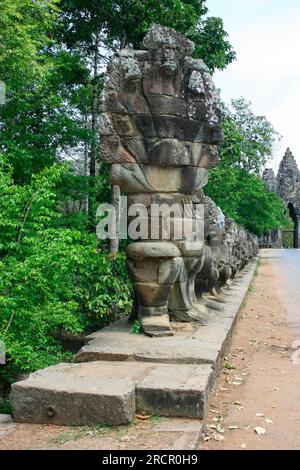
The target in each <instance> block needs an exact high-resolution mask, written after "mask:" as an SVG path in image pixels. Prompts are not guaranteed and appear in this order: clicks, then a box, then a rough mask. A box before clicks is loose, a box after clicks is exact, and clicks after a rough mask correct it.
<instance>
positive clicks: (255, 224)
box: [205, 166, 287, 236]
mask: <svg viewBox="0 0 300 470" xmlns="http://www.w3.org/2000/svg"><path fill="white" fill-rule="evenodd" d="M205 194H206V195H208V196H209V197H211V198H212V199H213V200H214V201H215V202H216V204H218V206H219V207H220V208H221V209H222V210H223V212H224V213H225V215H226V216H227V217H230V218H232V219H235V220H236V222H237V223H238V224H240V225H241V226H243V227H245V228H246V229H247V230H250V232H252V233H255V234H256V235H258V236H261V235H263V234H264V233H266V232H268V231H270V230H273V229H278V228H280V227H282V226H285V224H286V223H287V217H286V214H285V206H284V204H283V202H282V201H281V199H280V198H279V197H278V196H277V195H276V194H273V193H269V192H268V191H267V189H266V186H265V184H264V183H263V181H262V180H261V179H260V178H259V177H258V176H256V175H254V174H251V173H249V172H248V171H247V170H244V169H240V168H234V167H222V166H221V167H220V168H216V169H215V170H212V171H211V172H210V176H209V183H208V185H207V186H206V188H205Z"/></svg>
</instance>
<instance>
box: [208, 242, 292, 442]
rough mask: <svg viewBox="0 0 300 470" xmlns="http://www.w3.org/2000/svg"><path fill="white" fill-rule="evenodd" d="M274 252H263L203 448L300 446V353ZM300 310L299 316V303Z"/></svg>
mask: <svg viewBox="0 0 300 470" xmlns="http://www.w3.org/2000/svg"><path fill="white" fill-rule="evenodd" d="M270 253H271V252H270ZM272 253H273V257H272V256H271V257H270V255H269V254H268V252H267V251H265V252H264V254H263V257H262V261H261V265H260V268H259V274H258V276H257V277H256V278H255V279H254V282H253V285H252V288H251V291H252V292H251V293H250V294H249V295H248V298H247V301H246V306H245V308H244V310H243V312H242V314H241V318H240V321H239V323H238V326H237V329H236V332H235V335H234V338H233V342H232V347H231V350H230V354H229V355H228V357H227V361H226V362H225V367H227V368H224V369H223V372H222V374H221V376H220V378H219V380H218V383H217V388H216V393H215V395H214V397H213V399H212V403H211V411H210V413H209V415H208V419H207V425H208V426H209V427H208V429H207V430H206V431H205V432H204V435H203V439H202V442H201V444H200V449H203V450H213V449H224V450H232V449H233V450H234V449H236V450H238V449H239V450H241V449H250V450H254V449H261V450H264V449H265V450H266V449H271V450H276V449H278V450H279V449H280V450H282V449H291V450H296V449H300V364H296V363H295V360H296V362H297V356H300V354H297V352H295V350H294V349H292V347H291V346H292V345H293V343H294V341H295V340H297V338H296V337H295V335H294V333H295V330H294V329H293V328H290V325H291V322H290V319H289V318H288V313H289V312H288V308H287V303H288V297H289V296H290V292H289V289H287V285H286V278H285V274H286V273H284V272H282V271H281V270H280V269H279V268H280V263H279V262H277V261H276V259H275V257H276V254H274V251H273V252H272ZM295 253H296V252H295ZM298 255H299V253H298ZM298 285H299V284H298ZM298 295H299V294H298ZM296 314H297V316H298V319H299V320H298V322H299V321H300V315H299V308H298V310H297V312H296ZM298 339H299V338H298ZM299 346H300V342H299ZM292 359H294V360H292ZM232 367H234V368H232Z"/></svg>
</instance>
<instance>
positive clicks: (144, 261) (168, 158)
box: [100, 24, 223, 336]
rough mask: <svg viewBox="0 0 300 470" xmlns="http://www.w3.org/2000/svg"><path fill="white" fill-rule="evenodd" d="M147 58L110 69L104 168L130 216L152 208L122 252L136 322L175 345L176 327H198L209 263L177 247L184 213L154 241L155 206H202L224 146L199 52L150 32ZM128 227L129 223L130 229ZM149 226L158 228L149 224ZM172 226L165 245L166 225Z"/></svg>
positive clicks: (118, 62) (127, 54)
mask: <svg viewBox="0 0 300 470" xmlns="http://www.w3.org/2000/svg"><path fill="white" fill-rule="evenodd" d="M143 45H144V48H145V50H132V49H124V50H122V51H120V52H119V53H118V54H117V55H116V56H115V57H114V58H113V60H112V61H111V63H110V65H109V67H108V71H107V75H106V77H105V82H104V89H103V95H102V104H101V123H100V145H101V159H102V160H105V161H106V162H107V163H108V164H109V165H110V178H111V182H112V183H113V184H116V185H119V186H120V188H121V191H122V192H123V193H124V194H126V195H127V196H128V202H129V206H132V205H134V206H135V207H139V206H140V207H141V208H146V214H145V211H144V212H143V214H144V215H143V217H144V223H142V226H143V227H141V231H140V236H139V237H138V238H137V239H136V238H135V241H134V242H133V243H131V244H130V245H129V246H128V247H127V250H126V256H127V268H128V272H129V276H130V278H131V280H132V282H133V286H134V295H135V306H134V309H135V312H136V315H137V318H138V319H139V320H140V322H141V325H142V329H143V331H144V332H145V333H146V334H148V335H150V336H163V335H171V334H173V333H172V329H171V326H170V318H171V319H173V320H175V321H184V322H188V321H201V320H202V318H203V309H202V306H201V304H199V302H198V303H197V299H196V295H195V288H194V285H195V278H196V276H197V274H198V272H199V271H200V270H201V268H202V266H203V263H204V259H205V247H204V240H198V239H197V240H196V241H195V240H192V241H191V237H190V235H189V234H188V235H186V234H185V233H184V234H182V236H180V237H178V236H177V235H176V233H175V232H176V228H177V226H178V225H179V226H182V224H185V222H186V217H190V219H191V221H192V222H194V221H195V218H197V216H195V215H194V213H193V211H192V210H191V214H190V215H188V216H185V217H184V216H183V215H182V213H181V214H178V213H175V214H174V213H173V215H170V214H169V215H167V216H166V215H165V216H161V214H159V215H158V216H156V217H157V222H158V225H159V230H158V232H159V234H158V236H153V233H152V231H151V233H150V235H149V229H148V228H149V224H148V222H149V220H148V219H150V215H151V216H152V219H153V214H152V213H151V208H152V207H153V205H155V204H159V205H161V204H165V205H168V206H170V205H171V206H172V205H173V204H174V203H176V204H177V206H179V207H182V208H183V207H185V206H189V207H190V208H191V209H193V207H194V205H195V204H199V203H202V202H203V192H202V188H203V187H204V186H205V185H206V184H207V179H208V170H209V169H210V168H213V167H215V166H216V165H217V164H218V161H219V158H218V151H217V146H218V145H220V144H221V143H222V142H223V133H222V128H221V110H220V98H219V92H218V91H217V90H216V88H215V86H214V84H213V82H212V79H211V76H210V74H209V71H208V69H207V67H206V65H205V64H204V62H203V61H202V60H200V59H193V58H192V53H193V50H194V44H193V43H192V42H191V41H189V40H188V39H187V38H186V37H185V36H183V35H181V34H179V33H178V32H176V31H174V30H173V29H170V28H166V27H163V26H160V25H155V24H154V25H152V26H151V28H150V30H149V32H148V34H147V35H146V37H145V38H144V41H143ZM129 221H130V219H129ZM152 222H153V221H152ZM166 222H168V223H170V222H171V225H172V229H170V231H169V237H168V238H167V239H166V237H164V236H163V234H162V233H161V232H162V230H161V224H165V223H166Z"/></svg>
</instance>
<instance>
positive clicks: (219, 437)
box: [213, 434, 224, 442]
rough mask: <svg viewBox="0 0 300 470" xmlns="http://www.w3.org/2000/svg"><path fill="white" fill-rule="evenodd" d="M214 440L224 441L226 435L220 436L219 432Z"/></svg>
mask: <svg viewBox="0 0 300 470" xmlns="http://www.w3.org/2000/svg"><path fill="white" fill-rule="evenodd" d="M213 440H214V441H219V442H221V441H224V436H220V435H219V434H214V436H213Z"/></svg>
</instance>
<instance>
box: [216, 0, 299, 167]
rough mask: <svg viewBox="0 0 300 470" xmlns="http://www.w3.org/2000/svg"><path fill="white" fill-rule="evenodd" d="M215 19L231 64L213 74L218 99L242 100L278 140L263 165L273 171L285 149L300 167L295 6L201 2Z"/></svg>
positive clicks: (271, 1) (287, 2)
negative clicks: (230, 52)
mask: <svg viewBox="0 0 300 470" xmlns="http://www.w3.org/2000/svg"><path fill="white" fill-rule="evenodd" d="M207 7H208V8H209V16H220V17H221V18H222V19H223V20H224V26H225V30H226V31H227V32H228V33H229V40H230V42H231V44H232V45H233V47H234V49H235V51H236V53H237V60H236V61H235V62H234V63H233V64H231V65H229V67H228V68H227V69H226V70H224V71H222V72H216V73H215V75H214V81H215V83H216V85H217V87H218V88H220V89H221V97H222V99H223V100H224V101H226V102H228V101H230V99H231V98H239V97H240V96H244V97H245V98H246V99H247V100H249V101H251V102H252V103H253V110H254V112H255V113H256V114H259V115H265V116H266V117H267V118H268V120H269V121H270V122H271V123H272V124H273V126H274V127H275V129H276V130H277V131H278V132H279V133H280V134H281V135H282V136H283V138H282V140H281V142H280V143H279V144H278V145H277V146H276V148H274V157H273V160H272V161H271V162H270V163H269V164H268V165H267V166H268V167H273V168H274V169H275V170H277V168H278V165H279V162H280V160H281V158H282V156H283V154H284V153H285V150H286V148H287V147H290V148H291V150H292V152H293V154H294V156H295V158H296V160H297V162H298V166H299V168H300V129H299V116H300V1H299V0H207Z"/></svg>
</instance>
